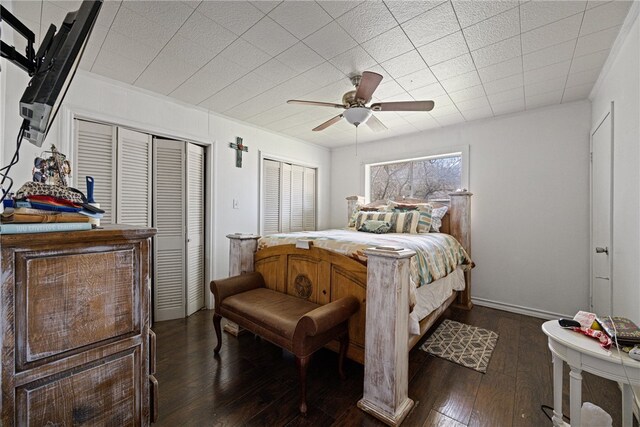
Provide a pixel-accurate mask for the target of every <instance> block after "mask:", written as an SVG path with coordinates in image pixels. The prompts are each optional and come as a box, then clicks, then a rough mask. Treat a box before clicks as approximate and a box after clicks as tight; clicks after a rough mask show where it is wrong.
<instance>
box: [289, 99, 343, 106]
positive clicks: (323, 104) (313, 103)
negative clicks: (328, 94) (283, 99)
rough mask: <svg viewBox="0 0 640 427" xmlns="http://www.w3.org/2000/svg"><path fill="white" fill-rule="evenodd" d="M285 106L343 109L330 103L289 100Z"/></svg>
mask: <svg viewBox="0 0 640 427" xmlns="http://www.w3.org/2000/svg"><path fill="white" fill-rule="evenodd" d="M287 104H300V105H313V106H316V107H333V108H344V105H342V104H334V103H332V102H316V101H303V100H300V99H290V100H288V101H287Z"/></svg>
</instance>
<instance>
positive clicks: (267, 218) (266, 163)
mask: <svg viewBox="0 0 640 427" xmlns="http://www.w3.org/2000/svg"><path fill="white" fill-rule="evenodd" d="M262 186H263V189H262V191H263V202H262V208H263V210H264V212H263V215H262V218H263V224H262V233H263V234H273V233H277V232H278V231H279V230H280V162H275V161H273V160H266V159H265V160H263V162H262Z"/></svg>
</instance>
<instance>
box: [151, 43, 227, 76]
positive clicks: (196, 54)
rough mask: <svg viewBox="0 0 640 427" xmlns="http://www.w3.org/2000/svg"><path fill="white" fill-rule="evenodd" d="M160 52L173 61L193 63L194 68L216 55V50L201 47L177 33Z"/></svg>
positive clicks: (201, 65) (199, 66)
mask: <svg viewBox="0 0 640 427" xmlns="http://www.w3.org/2000/svg"><path fill="white" fill-rule="evenodd" d="M160 54H161V55H163V56H164V57H165V58H173V60H174V61H175V62H187V63H189V64H191V65H194V66H195V67H196V70H197V69H199V68H201V67H203V66H204V65H205V64H206V63H207V62H209V61H211V60H212V59H213V57H214V56H216V52H209V51H207V50H205V49H202V47H201V45H199V44H196V43H195V42H193V41H191V40H189V39H186V38H184V37H180V36H177V35H176V36H174V37H173V38H172V39H171V40H170V41H169V43H167V45H166V46H165V47H164V48H163V49H162V51H161V53H160Z"/></svg>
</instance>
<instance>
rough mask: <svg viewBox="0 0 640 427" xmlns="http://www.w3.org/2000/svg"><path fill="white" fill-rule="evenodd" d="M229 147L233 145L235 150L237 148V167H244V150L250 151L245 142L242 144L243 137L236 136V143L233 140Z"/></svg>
mask: <svg viewBox="0 0 640 427" xmlns="http://www.w3.org/2000/svg"><path fill="white" fill-rule="evenodd" d="M229 147H231V148H233V149H234V150H236V167H237V168H241V167H242V152H243V151H244V152H245V153H246V152H248V151H249V147H247V146H245V145H244V144H242V138H240V137H239V136H236V143H235V144H234V143H233V142H230V143H229Z"/></svg>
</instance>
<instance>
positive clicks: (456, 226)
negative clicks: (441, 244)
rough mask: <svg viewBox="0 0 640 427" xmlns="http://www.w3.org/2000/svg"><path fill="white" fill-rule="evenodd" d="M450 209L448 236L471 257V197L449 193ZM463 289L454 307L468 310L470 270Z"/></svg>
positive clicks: (469, 195) (470, 304)
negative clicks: (454, 239)
mask: <svg viewBox="0 0 640 427" xmlns="http://www.w3.org/2000/svg"><path fill="white" fill-rule="evenodd" d="M449 196H451V208H450V209H449V214H450V218H449V228H450V234H451V235H452V236H453V237H455V238H456V240H457V241H458V242H460V244H461V245H462V247H463V248H464V249H465V251H467V253H468V254H469V256H470V257H471V196H473V193H470V192H468V191H458V192H455V193H450V194H449ZM464 281H465V284H466V286H465V288H464V290H463V291H460V292H459V293H458V298H457V300H456V302H455V304H454V305H455V306H456V307H459V308H463V309H466V310H470V309H471V308H472V307H473V303H472V302H471V270H469V271H465V273H464Z"/></svg>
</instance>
